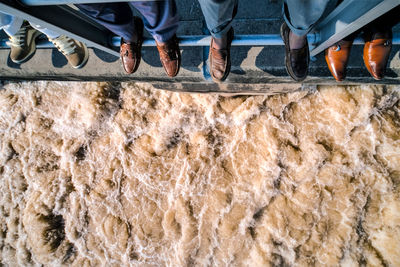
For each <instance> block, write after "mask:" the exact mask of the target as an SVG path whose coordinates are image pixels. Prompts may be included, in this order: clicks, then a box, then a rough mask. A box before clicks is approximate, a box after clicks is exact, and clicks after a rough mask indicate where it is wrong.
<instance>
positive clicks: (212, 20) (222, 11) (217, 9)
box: [199, 0, 238, 38]
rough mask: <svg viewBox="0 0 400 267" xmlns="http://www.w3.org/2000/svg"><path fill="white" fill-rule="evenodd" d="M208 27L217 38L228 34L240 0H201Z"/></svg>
mask: <svg viewBox="0 0 400 267" xmlns="http://www.w3.org/2000/svg"><path fill="white" fill-rule="evenodd" d="M199 3H200V6H201V10H202V11H203V15H204V18H205V20H206V23H207V28H208V30H209V31H210V33H211V35H212V36H213V37H215V38H221V37H222V36H224V35H226V34H227V32H228V31H229V29H230V28H231V27H232V26H231V24H232V21H233V19H234V18H235V16H236V13H237V7H238V0H199Z"/></svg>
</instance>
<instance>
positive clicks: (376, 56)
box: [364, 31, 392, 80]
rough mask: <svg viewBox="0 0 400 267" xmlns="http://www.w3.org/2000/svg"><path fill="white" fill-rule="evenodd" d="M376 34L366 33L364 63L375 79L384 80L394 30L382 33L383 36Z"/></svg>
mask: <svg viewBox="0 0 400 267" xmlns="http://www.w3.org/2000/svg"><path fill="white" fill-rule="evenodd" d="M376 35H377V34H366V35H365V45H364V64H365V66H366V67H367V70H368V71H369V73H370V74H371V75H372V77H374V79H375V80H382V79H383V77H384V76H385V71H386V65H387V62H388V60H389V55H390V51H391V50H392V32H391V31H388V32H387V33H382V34H381V36H384V37H383V38H375V36H376Z"/></svg>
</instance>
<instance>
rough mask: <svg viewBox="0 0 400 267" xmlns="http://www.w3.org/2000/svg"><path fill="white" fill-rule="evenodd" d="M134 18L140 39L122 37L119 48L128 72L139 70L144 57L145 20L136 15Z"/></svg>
mask: <svg viewBox="0 0 400 267" xmlns="http://www.w3.org/2000/svg"><path fill="white" fill-rule="evenodd" d="M133 19H134V22H135V28H136V33H137V35H138V36H137V38H138V40H137V41H136V42H126V41H125V40H123V38H121V46H120V50H119V54H120V56H121V61H122V67H123V68H124V70H125V72H126V73H128V74H131V73H134V72H135V71H137V69H138V68H139V64H140V60H141V58H142V43H143V21H142V20H141V19H140V18H139V17H134V18H133Z"/></svg>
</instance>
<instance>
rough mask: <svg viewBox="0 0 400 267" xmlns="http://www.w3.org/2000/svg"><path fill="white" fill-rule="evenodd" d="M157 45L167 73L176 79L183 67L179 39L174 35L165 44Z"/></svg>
mask: <svg viewBox="0 0 400 267" xmlns="http://www.w3.org/2000/svg"><path fill="white" fill-rule="evenodd" d="M156 44H157V49H158V53H159V54H160V61H161V64H162V65H163V67H164V70H165V72H166V73H167V75H168V76H169V77H175V76H176V75H178V72H179V69H180V67H181V50H180V49H179V40H178V38H177V37H176V35H174V36H173V37H172V38H171V39H169V40H168V41H166V42H165V43H158V42H156Z"/></svg>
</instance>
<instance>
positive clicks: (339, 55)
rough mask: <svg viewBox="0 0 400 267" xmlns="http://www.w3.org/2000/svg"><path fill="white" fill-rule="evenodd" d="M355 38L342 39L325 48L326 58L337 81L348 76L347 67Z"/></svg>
mask: <svg viewBox="0 0 400 267" xmlns="http://www.w3.org/2000/svg"><path fill="white" fill-rule="evenodd" d="M352 45H353V40H349V41H347V40H341V41H339V42H338V43H337V44H336V45H333V46H331V47H329V48H328V49H326V50H325V60H326V63H327V64H328V67H329V70H330V71H331V73H332V76H333V77H334V78H335V79H336V81H338V82H340V81H343V80H344V79H345V78H346V67H347V62H348V60H349V56H350V50H351V47H352Z"/></svg>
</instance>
